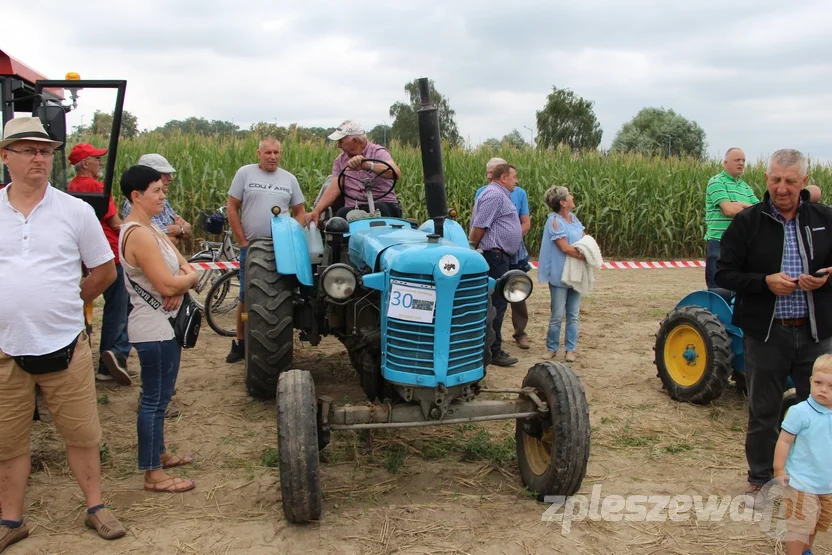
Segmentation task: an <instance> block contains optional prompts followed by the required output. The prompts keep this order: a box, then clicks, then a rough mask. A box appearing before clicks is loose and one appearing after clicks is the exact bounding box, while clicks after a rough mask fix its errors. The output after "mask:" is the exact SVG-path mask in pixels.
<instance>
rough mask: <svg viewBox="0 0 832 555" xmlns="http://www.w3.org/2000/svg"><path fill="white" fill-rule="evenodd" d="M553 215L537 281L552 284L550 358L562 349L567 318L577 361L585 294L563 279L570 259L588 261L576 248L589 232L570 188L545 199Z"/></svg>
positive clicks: (570, 350)
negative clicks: (566, 283) (576, 348)
mask: <svg viewBox="0 0 832 555" xmlns="http://www.w3.org/2000/svg"><path fill="white" fill-rule="evenodd" d="M543 200H544V202H545V203H546V206H548V207H549V209H550V210H551V212H550V213H549V217H548V219H547V220H546V225H545V226H544V227H543V240H542V241H541V243H540V259H539V260H538V270H537V280H538V282H540V283H548V284H549V292H550V293H551V297H552V300H551V310H552V315H551V317H550V318H549V331H548V333H547V334H546V355H545V356H544V358H546V359H549V360H551V359H554V358H555V357H557V354H558V348H559V346H560V327H561V323H562V322H563V317H564V315H565V316H566V341H565V343H566V345H565V347H566V362H574V361H575V358H576V357H575V347H577V345H578V314H579V312H580V309H581V294H580V293H578V292H577V291H575V290H574V289H572V288H571V287H568V286H566V285H565V284H564V283H563V281H562V280H561V276H562V275H563V266H564V263H565V262H566V257H567V256H571V257H573V258H577V259H578V260H584V256H583V254H581V252H580V251H579V250H578V249H576V248H575V247H573V246H572V244H573V243H575V242H577V241H578V240H580V239H581V237H583V236H584V235H586V233H585V232H584V226H583V224H581V222H580V220H578V217H577V216H576V215H575V214H573V213H572V210H574V209H575V199H574V198H573V197H572V194H571V193H570V192H569V189H567V188H566V187H561V186H554V187H550V188H549V189H548V190H547V191H546V193H545V194H544V196H543Z"/></svg>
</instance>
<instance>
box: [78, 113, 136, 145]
mask: <svg viewBox="0 0 832 555" xmlns="http://www.w3.org/2000/svg"><path fill="white" fill-rule="evenodd" d="M112 130H113V114H112V113H107V112H102V111H101V110H96V111H95V113H94V114H93V115H92V124H90V126H89V128H88V129H83V128H79V130H78V131H79V134H80V133H83V132H85V131H89V132H90V133H92V134H93V135H99V136H102V137H109V136H110V132H111V131H112ZM138 136H139V121H138V118H136V116H134V115H133V114H131V113H130V112H128V111H127V110H124V111H122V113H121V131H120V132H119V137H120V138H122V139H132V138H135V137H138Z"/></svg>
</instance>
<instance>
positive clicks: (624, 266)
mask: <svg viewBox="0 0 832 555" xmlns="http://www.w3.org/2000/svg"><path fill="white" fill-rule="evenodd" d="M530 264H531V266H532V268H534V269H537V262H530ZM704 267H705V261H704V260H670V261H661V262H656V261H654V262H636V261H631V260H628V261H623V262H604V263H603V264H601V269H602V270H663V269H665V268H704Z"/></svg>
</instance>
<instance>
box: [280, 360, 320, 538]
mask: <svg viewBox="0 0 832 555" xmlns="http://www.w3.org/2000/svg"><path fill="white" fill-rule="evenodd" d="M316 406H317V401H316V399H315V384H314V383H313V382H312V374H310V373H309V372H307V371H305V370H288V371H286V372H284V373H282V374H281V375H280V378H279V379H278V382H277V452H278V456H279V462H278V466H279V470H280V492H281V494H282V497H283V515H284V516H285V517H286V520H288V521H289V522H291V523H293V524H302V523H304V522H309V521H310V520H319V519H320V518H321V512H322V510H323V495H322V493H321V479H320V475H319V469H320V459H319V458H318V420H317V409H316Z"/></svg>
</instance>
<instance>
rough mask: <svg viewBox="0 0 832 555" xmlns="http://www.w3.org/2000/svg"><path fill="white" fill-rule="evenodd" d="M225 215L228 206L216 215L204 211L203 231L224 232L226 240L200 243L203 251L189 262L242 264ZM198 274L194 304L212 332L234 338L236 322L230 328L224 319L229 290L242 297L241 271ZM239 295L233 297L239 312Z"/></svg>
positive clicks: (211, 270)
mask: <svg viewBox="0 0 832 555" xmlns="http://www.w3.org/2000/svg"><path fill="white" fill-rule="evenodd" d="M225 212H226V207H225V206H222V207H220V208H218V209H217V211H216V212H215V213H214V214H209V213H207V212H204V211H203V212H202V214H201V215H200V224H201V226H202V229H204V230H205V231H206V232H207V233H210V234H214V235H216V234H220V233H222V234H223V238H222V241H202V242H201V243H200V247H201V250H200V251H199V252H197V253H196V254H194V255H193V256H191V257H190V258H189V259H188V262H189V263H194V262H239V260H240V249H239V247H237V246H236V245H234V242H233V233H232V231H231V229H230V228H229V227H228V219H227V218H226V216H225ZM195 271H196V272H197V273H199V274H200V278H199V281H197V284H196V286H195V287H194V289H193V292H192V294H191V296H192V298H193V299H194V302H196V303H197V304H198V305H199V307H200V308H201V309H202V310H203V312H204V314H205V319H206V321H207V322H208V325H209V326H210V327H211V329H213V330H214V331H215V332H216V333H217V334H219V335H222V336H225V337H233V336H234V335H236V323H235V324H234V325H232V326H231V328H230V329H229V328H227V327H226V326H225V322H224V320H223V318H221V317H220V316H221V315H222V314H224V312H225V311H226V310H228V309H227V307H226V305H225V302H226V300H227V297H228V296H229V295H228V293H229V291H231V290H232V289H234V288H235V287H236V288H237V295H239V277H237V279H236V284H235V283H234V281H235V280H234V278H235V276H238V275H239V270H237V269H210V270H201V269H196V270H195ZM217 284H220V286H219V287H216V285H217ZM237 295H234V296H233V297H231V300H232V301H233V303H234V309H235V310H236V299H237ZM209 300H210V302H209Z"/></svg>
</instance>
